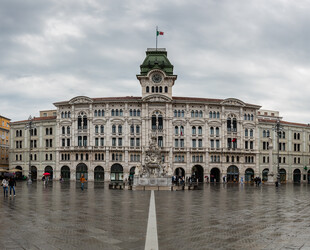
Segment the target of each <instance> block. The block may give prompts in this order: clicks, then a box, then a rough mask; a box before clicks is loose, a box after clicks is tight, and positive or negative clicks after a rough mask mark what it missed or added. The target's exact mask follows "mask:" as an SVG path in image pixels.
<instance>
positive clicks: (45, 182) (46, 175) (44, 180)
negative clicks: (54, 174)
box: [42, 173, 50, 184]
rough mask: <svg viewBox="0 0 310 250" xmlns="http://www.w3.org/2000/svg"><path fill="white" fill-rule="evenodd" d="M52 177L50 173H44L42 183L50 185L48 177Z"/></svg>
mask: <svg viewBox="0 0 310 250" xmlns="http://www.w3.org/2000/svg"><path fill="white" fill-rule="evenodd" d="M49 175H50V173H44V174H43V177H42V181H43V182H44V184H47V183H48V176H49Z"/></svg>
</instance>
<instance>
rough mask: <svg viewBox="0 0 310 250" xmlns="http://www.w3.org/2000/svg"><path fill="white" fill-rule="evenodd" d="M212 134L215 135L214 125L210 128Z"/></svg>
mask: <svg viewBox="0 0 310 250" xmlns="http://www.w3.org/2000/svg"><path fill="white" fill-rule="evenodd" d="M210 135H214V128H213V127H211V128H210Z"/></svg>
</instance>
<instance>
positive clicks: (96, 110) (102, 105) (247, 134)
mask: <svg viewBox="0 0 310 250" xmlns="http://www.w3.org/2000/svg"><path fill="white" fill-rule="evenodd" d="M140 69H141V70H140V74H139V75H137V79H138V80H139V82H140V85H141V90H142V91H141V92H142V96H139V97H133V96H126V97H103V98H90V97H86V96H77V97H74V98H72V99H71V100H68V101H63V102H57V103H54V105H55V106H56V108H57V110H55V111H46V112H44V111H42V112H41V113H40V117H38V118H34V119H32V120H31V122H32V127H31V129H30V130H25V126H26V125H27V124H29V120H25V121H19V122H13V123H11V137H10V140H11V141H10V145H11V148H10V168H18V169H21V170H23V174H24V175H26V176H27V175H28V171H29V167H30V166H31V173H32V178H33V179H36V178H41V176H42V174H43V173H44V172H50V173H51V175H52V176H53V178H54V179H59V178H60V176H62V177H63V178H64V179H70V180H76V179H79V178H80V176H81V174H82V173H83V174H85V175H86V177H87V178H88V179H89V180H95V181H97V180H106V181H122V180H125V179H126V178H128V177H129V176H130V175H133V174H134V169H135V167H136V166H137V165H144V161H145V151H146V150H147V148H148V146H149V142H150V139H151V137H153V136H156V138H157V142H158V146H159V147H160V148H161V156H162V162H163V164H165V165H167V166H168V165H170V166H171V167H172V169H173V171H174V173H175V175H181V176H185V177H189V176H191V175H193V174H195V176H196V177H198V179H199V181H200V182H203V181H206V180H207V179H209V180H210V181H215V182H221V181H222V180H223V177H225V179H226V180H227V181H228V182H238V181H239V182H240V181H245V182H248V181H251V180H252V179H253V177H256V176H260V177H262V178H263V180H265V181H266V180H267V179H268V178H270V177H271V175H269V174H270V173H277V171H278V167H279V172H280V176H281V181H287V182H292V181H295V182H302V181H308V180H309V177H310V172H309V170H308V167H307V166H309V165H310V126H309V124H297V123H290V122H285V121H283V120H282V118H281V117H280V115H279V112H277V111H268V110H261V109H260V108H261V106H259V105H254V104H250V103H245V102H243V101H241V100H238V99H235V98H227V99H210V98H193V97H176V96H173V94H172V92H173V87H174V83H175V81H176V80H177V76H176V75H174V74H173V65H172V64H171V63H170V61H169V60H168V58H167V52H166V50H165V49H157V50H155V49H148V50H147V51H146V58H145V60H144V61H143V63H142V65H141V66H140ZM28 128H29V126H28ZM278 156H279V158H278ZM278 159H279V162H278ZM278 164H279V166H278ZM268 173H269V174H268Z"/></svg>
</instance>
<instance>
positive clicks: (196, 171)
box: [192, 165, 203, 182]
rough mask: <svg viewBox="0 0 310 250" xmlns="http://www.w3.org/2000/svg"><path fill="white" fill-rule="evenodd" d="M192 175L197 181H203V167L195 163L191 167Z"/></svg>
mask: <svg viewBox="0 0 310 250" xmlns="http://www.w3.org/2000/svg"><path fill="white" fill-rule="evenodd" d="M192 176H193V178H194V179H195V180H196V179H198V182H203V167H202V166H200V165H195V166H194V167H193V168H192Z"/></svg>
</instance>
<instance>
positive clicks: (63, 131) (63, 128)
mask: <svg viewBox="0 0 310 250" xmlns="http://www.w3.org/2000/svg"><path fill="white" fill-rule="evenodd" d="M46 132H48V128H47V129H46ZM61 132H62V134H63V135H64V134H65V133H66V129H65V127H62V128H61Z"/></svg>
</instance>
